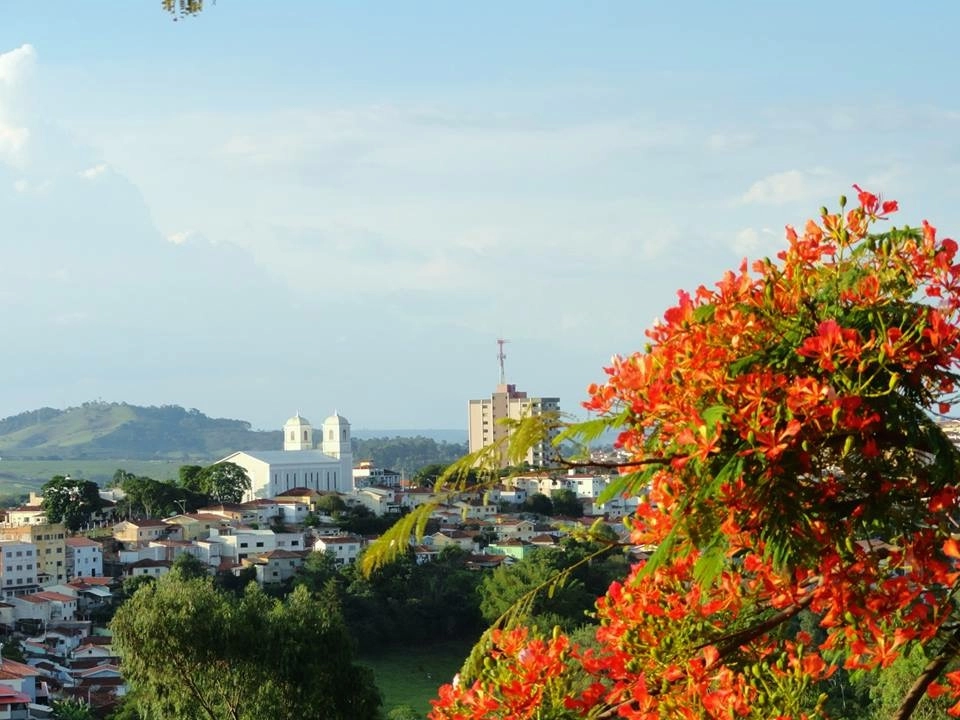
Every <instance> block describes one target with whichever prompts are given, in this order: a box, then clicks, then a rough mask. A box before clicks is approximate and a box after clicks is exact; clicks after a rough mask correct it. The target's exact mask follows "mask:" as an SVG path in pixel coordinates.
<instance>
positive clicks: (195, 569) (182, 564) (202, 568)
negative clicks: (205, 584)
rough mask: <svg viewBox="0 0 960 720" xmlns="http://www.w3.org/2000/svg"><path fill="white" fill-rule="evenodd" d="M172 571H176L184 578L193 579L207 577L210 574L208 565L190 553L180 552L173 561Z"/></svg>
mask: <svg viewBox="0 0 960 720" xmlns="http://www.w3.org/2000/svg"><path fill="white" fill-rule="evenodd" d="M171 571H172V572H175V573H177V574H178V575H179V577H180V578H181V579H183V580H193V579H195V578H205V577H208V576H209V575H210V573H209V572H207V566H206V565H204V564H203V563H202V562H201V561H200V560H199V559H197V558H196V557H195V556H193V555H191V554H190V553H180V554H179V555H177V558H176V560H174V561H173V567H172V568H171Z"/></svg>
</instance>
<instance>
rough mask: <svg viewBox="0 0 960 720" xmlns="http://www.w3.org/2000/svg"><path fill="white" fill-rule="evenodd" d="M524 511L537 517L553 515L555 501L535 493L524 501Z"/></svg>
mask: <svg viewBox="0 0 960 720" xmlns="http://www.w3.org/2000/svg"><path fill="white" fill-rule="evenodd" d="M523 510H524V511H525V512H530V513H535V514H537V515H553V501H552V500H551V499H550V498H548V497H547V496H546V495H544V494H543V493H534V494H533V495H530V496H529V497H528V498H527V499H526V500H524V502H523Z"/></svg>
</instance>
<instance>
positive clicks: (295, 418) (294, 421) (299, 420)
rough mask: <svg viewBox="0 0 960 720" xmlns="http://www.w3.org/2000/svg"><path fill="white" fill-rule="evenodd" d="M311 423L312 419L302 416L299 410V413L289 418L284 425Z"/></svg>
mask: <svg viewBox="0 0 960 720" xmlns="http://www.w3.org/2000/svg"><path fill="white" fill-rule="evenodd" d="M309 424H310V421H309V420H307V419H306V418H305V417H301V415H300V413H299V412H298V413H297V414H296V415H294V416H293V417H292V418H290V419H289V420H287V421H286V422H285V423H284V424H283V426H284V427H289V426H291V425H301V426H302V425H309Z"/></svg>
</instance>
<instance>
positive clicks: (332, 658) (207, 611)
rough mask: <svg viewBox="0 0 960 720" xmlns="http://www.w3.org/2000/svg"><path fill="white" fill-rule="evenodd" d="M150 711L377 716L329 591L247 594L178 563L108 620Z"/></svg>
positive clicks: (246, 718)
mask: <svg viewBox="0 0 960 720" xmlns="http://www.w3.org/2000/svg"><path fill="white" fill-rule="evenodd" d="M111 628H112V630H113V633H114V646H115V648H116V649H117V651H118V652H119V654H120V656H121V659H122V670H123V673H124V676H125V677H126V678H127V679H128V680H129V682H130V683H131V685H132V686H133V688H134V691H135V694H136V704H137V709H138V711H139V712H140V713H141V714H142V715H143V716H145V717H168V718H178V720H200V719H204V720H221V719H223V720H254V719H255V718H264V717H269V718H276V719H277V720H295V719H296V720H299V719H300V718H304V717H322V718H329V719H330V720H340V719H342V720H348V719H349V720H354V719H356V720H365V719H367V718H371V719H372V718H376V717H377V714H378V707H379V705H380V697H379V694H378V692H377V690H376V687H375V685H374V683H373V677H372V673H371V672H370V671H369V670H368V669H366V668H363V667H359V666H356V665H354V664H353V662H352V661H353V658H352V655H351V649H350V648H351V643H350V638H349V637H348V635H347V633H346V631H345V629H344V625H343V622H342V620H341V617H340V611H339V605H338V603H337V600H336V596H335V595H334V594H333V593H332V591H326V590H325V591H324V593H323V594H322V597H321V598H320V599H318V600H315V599H313V598H312V597H311V595H310V593H309V592H308V591H307V589H306V588H297V589H296V590H294V592H293V593H292V594H291V595H290V597H289V598H288V599H287V600H286V601H285V602H281V601H279V600H273V599H271V598H268V597H267V596H266V595H265V594H264V593H263V591H262V590H261V589H260V588H259V587H258V586H257V585H256V584H255V583H251V584H249V585H248V586H247V588H246V591H245V592H244V593H243V595H242V596H241V597H235V596H232V595H230V594H227V593H224V592H222V591H219V590H217V589H216V588H215V587H214V586H213V583H212V581H211V580H210V579H209V578H193V579H183V578H182V577H179V576H178V574H177V573H171V574H170V575H167V576H165V577H162V578H160V579H159V580H157V581H156V582H155V583H153V584H152V585H148V586H145V587H143V588H142V589H140V590H139V591H138V592H137V593H136V595H135V596H134V597H133V598H131V599H130V600H129V601H127V602H126V603H125V604H124V605H122V606H121V607H120V608H119V609H118V610H117V614H116V616H115V617H114V620H113V622H112V624H111Z"/></svg>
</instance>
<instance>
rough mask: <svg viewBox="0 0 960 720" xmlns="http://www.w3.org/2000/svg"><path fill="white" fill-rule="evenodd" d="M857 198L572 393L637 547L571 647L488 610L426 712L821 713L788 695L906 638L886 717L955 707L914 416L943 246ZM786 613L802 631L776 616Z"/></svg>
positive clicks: (671, 317)
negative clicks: (808, 627) (628, 511)
mask: <svg viewBox="0 0 960 720" xmlns="http://www.w3.org/2000/svg"><path fill="white" fill-rule="evenodd" d="M857 193H858V200H859V204H858V206H857V207H854V208H852V209H850V210H847V208H846V200H845V199H841V204H840V211H839V212H837V213H829V212H828V211H827V210H823V211H822V213H821V216H820V218H819V220H817V221H810V222H808V223H807V225H806V227H805V228H804V230H803V231H802V232H797V231H795V230H794V229H792V228H789V227H788V229H787V247H786V249H785V250H783V251H782V252H781V253H779V255H778V256H777V260H771V259H764V260H760V261H758V262H756V263H754V264H753V265H752V269H748V267H749V266H748V265H747V263H746V262H744V263H743V265H741V267H740V268H739V270H738V271H736V272H729V273H727V274H726V275H725V276H724V277H723V278H722V279H721V280H720V282H718V283H717V285H716V286H715V288H706V287H700V288H698V289H697V290H696V291H695V292H694V293H692V294H690V293H686V292H681V293H680V294H679V302H678V303H677V305H676V306H674V307H672V308H670V309H669V310H667V312H666V313H665V314H664V317H663V320H662V321H660V322H659V323H658V324H657V325H655V326H654V327H653V328H652V329H650V330H649V331H648V332H647V336H648V343H647V346H646V348H645V350H644V351H643V352H638V353H635V354H633V355H631V356H629V357H624V358H615V359H614V361H613V363H612V365H611V366H610V367H609V368H607V369H606V372H607V375H608V377H607V380H606V381H605V382H604V383H599V384H594V385H592V386H591V387H590V389H589V395H590V399H589V401H588V402H587V403H586V407H587V409H589V410H590V411H591V412H593V413H596V414H597V415H598V417H597V418H596V419H594V420H591V421H588V422H586V423H582V424H580V425H579V426H577V427H575V428H572V429H570V430H569V431H567V432H565V433H563V435H562V437H561V441H569V440H578V441H579V442H581V443H582V444H584V445H586V444H587V443H588V442H589V441H590V440H591V439H592V438H595V437H597V436H598V435H599V434H600V433H602V432H604V431H608V430H616V431H617V432H618V441H617V444H618V446H619V447H620V448H621V449H622V450H623V451H625V452H626V453H627V454H628V455H629V459H628V460H627V461H625V462H624V463H623V464H621V465H620V466H619V468H618V469H619V470H620V471H621V473H622V474H621V475H620V477H619V478H618V480H617V482H614V483H612V484H611V486H610V487H609V488H608V489H607V492H606V494H605V496H604V497H603V498H601V501H602V500H603V499H605V498H609V497H614V496H616V495H619V494H629V495H639V496H640V497H641V500H642V501H641V503H640V504H639V506H638V508H637V511H636V513H635V515H634V516H633V517H632V518H631V519H630V527H631V530H632V533H631V541H632V542H633V543H634V544H637V545H644V546H649V547H655V548H656V550H655V552H653V554H652V555H651V556H650V558H649V559H647V560H646V561H643V562H640V563H637V564H636V565H635V566H634V567H633V569H632V570H631V572H630V574H629V575H628V577H627V578H626V579H625V580H623V581H622V582H620V581H618V582H613V583H612V584H611V585H610V587H609V589H608V590H607V592H606V593H605V595H604V596H603V597H601V598H600V599H599V600H598V602H597V609H596V616H597V619H598V620H599V623H600V624H599V628H598V629H597V633H596V647H595V648H594V649H593V650H592V651H590V652H589V653H587V652H584V651H583V650H581V649H580V648H578V647H577V646H575V645H574V644H572V642H571V641H570V639H569V638H568V637H567V636H566V635H564V634H563V633H553V634H551V635H546V636H543V635H541V636H538V635H537V634H535V633H531V632H530V631H529V630H528V629H527V628H525V627H523V626H522V625H520V624H516V623H511V622H510V618H509V616H508V617H507V618H506V619H505V620H504V621H503V622H502V623H501V624H500V625H499V626H497V627H494V628H492V629H491V631H489V632H488V633H487V634H485V636H484V638H483V640H482V641H481V644H480V645H479V647H478V649H477V653H476V654H475V656H474V657H473V658H471V661H468V663H467V664H466V665H465V666H464V670H463V672H462V673H461V677H460V681H459V683H458V684H457V686H456V687H454V686H445V687H444V688H442V689H441V691H440V698H439V700H438V702H437V704H436V705H435V708H434V711H433V713H432V714H431V718H434V720H439V719H441V718H454V717H463V716H468V717H473V718H488V717H489V718H492V717H515V718H531V717H538V718H566V717H571V716H578V717H579V716H583V715H587V714H589V716H591V717H598V718H599V717H603V718H608V717H630V718H644V719H648V718H674V717H682V718H720V717H724V718H726V717H731V716H736V717H743V718H771V717H776V718H780V719H786V718H814V717H825V710H824V703H825V702H826V697H825V696H824V697H820V698H813V699H812V698H811V694H810V692H809V690H810V688H812V687H814V686H816V685H817V684H819V683H824V682H826V681H827V680H828V679H829V678H830V677H831V676H832V675H833V674H835V673H836V672H837V671H838V666H840V665H842V667H843V668H844V669H846V670H851V671H854V670H855V671H859V672H862V673H865V674H869V673H875V672H878V671H879V669H881V668H886V667H889V666H890V665H891V664H893V663H894V662H896V661H897V659H898V658H900V657H903V656H908V655H909V653H911V652H913V651H914V650H915V648H918V647H919V648H922V649H923V651H924V652H925V653H926V654H927V655H928V656H929V657H930V658H931V659H930V661H929V662H928V663H927V664H926V665H925V666H924V667H923V668H922V670H921V671H920V673H919V674H918V675H917V676H916V678H915V679H914V681H913V682H912V684H910V685H909V687H908V686H907V685H906V684H902V685H901V687H908V689H907V690H906V693H905V695H904V696H903V697H902V698H901V699H900V702H899V706H898V707H897V709H896V710H895V711H894V713H893V715H892V716H891V717H893V718H894V719H895V720H903V719H904V718H907V717H910V715H911V714H912V713H913V711H914V710H915V709H916V707H917V704H918V702H919V701H920V699H921V698H922V697H923V695H924V693H926V694H928V695H930V696H932V697H942V698H950V699H951V703H953V704H952V706H951V707H950V709H949V710H948V712H949V714H951V715H954V716H957V715H960V702H957V700H958V698H960V671H957V670H956V667H957V664H958V654H960V624H958V622H957V621H958V615H960V613H958V608H957V592H956V591H957V589H958V588H960V563H958V560H960V541H958V540H957V539H955V538H954V537H953V535H952V533H953V530H954V529H955V528H956V520H957V510H958V501H960V485H958V482H957V477H958V475H960V450H958V449H957V448H956V447H955V446H954V445H953V444H952V443H951V442H950V439H949V438H948V437H947V435H946V433H945V432H944V430H943V428H942V427H940V426H939V425H938V424H937V422H936V418H937V416H938V414H941V415H942V414H946V413H948V412H949V411H950V409H951V407H952V406H953V404H954V403H955V402H956V400H957V396H956V395H955V390H956V387H957V382H958V380H960V377H958V374H957V368H958V365H960V265H958V264H957V260H956V253H957V243H955V242H954V241H952V240H949V239H938V238H937V235H936V231H935V229H934V228H933V227H932V226H931V225H929V224H928V223H926V222H924V223H923V226H922V227H921V228H920V229H912V228H895V227H894V228H890V229H887V230H884V231H880V230H879V229H878V228H877V226H878V223H881V222H882V221H884V220H886V219H887V218H888V217H889V215H890V214H892V213H893V212H895V211H896V210H897V209H898V208H897V204H896V203H895V202H882V201H881V200H880V199H879V198H878V197H877V196H875V195H873V194H871V193H869V192H866V191H863V190H861V189H860V188H857ZM473 460H474V459H473V458H469V457H468V459H467V461H468V462H472V461H473ZM431 510H432V508H430V507H429V506H427V507H425V508H424V509H422V510H421V509H417V510H415V511H413V512H412V513H410V515H409V516H408V517H407V518H404V520H403V521H402V522H401V523H399V524H398V527H397V529H396V531H391V532H389V533H387V534H386V535H385V536H384V538H383V541H384V545H383V546H381V547H386V546H387V544H389V542H390V541H391V540H392V541H394V542H396V540H397V537H399V536H400V535H402V534H403V533H407V534H409V533H410V532H411V531H413V529H415V528H416V526H417V523H418V522H420V521H421V518H420V515H419V513H428V512H430V511H431ZM377 557H380V558H383V559H386V558H388V557H389V552H387V551H386V550H384V551H383V552H382V554H381V555H380V556H377V555H376V554H374V555H370V558H371V559H370V560H368V563H367V566H368V567H372V566H375V565H376V561H377ZM805 610H809V611H811V612H812V613H813V614H814V615H815V616H816V617H817V618H819V628H820V630H822V633H823V639H822V640H820V639H815V638H814V637H812V636H811V634H810V633H809V632H805V631H801V630H794V629H793V621H794V620H795V619H796V618H797V617H798V616H799V615H800V614H801V613H802V612H804V611H805Z"/></svg>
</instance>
